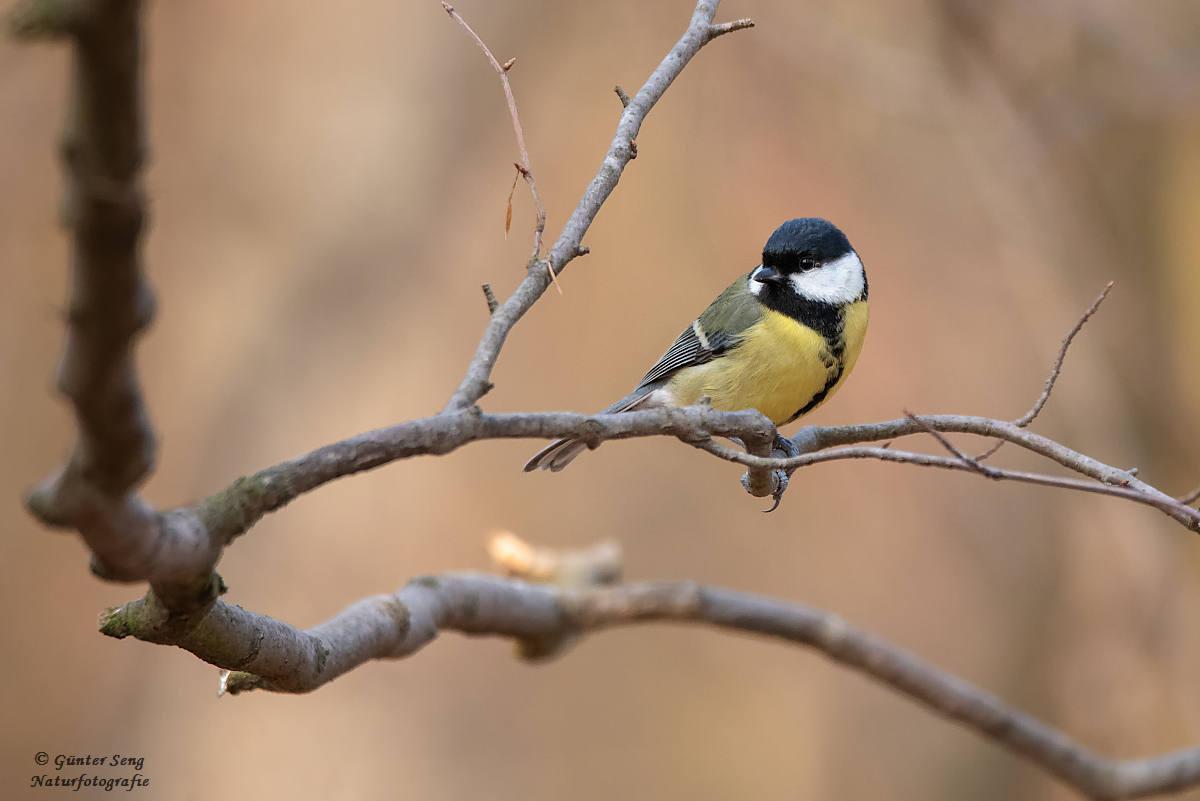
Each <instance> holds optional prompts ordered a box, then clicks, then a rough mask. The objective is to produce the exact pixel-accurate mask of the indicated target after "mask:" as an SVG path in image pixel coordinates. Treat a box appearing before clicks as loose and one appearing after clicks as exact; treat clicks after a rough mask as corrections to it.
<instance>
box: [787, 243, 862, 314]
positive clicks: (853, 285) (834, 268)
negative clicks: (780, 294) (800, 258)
mask: <svg viewBox="0 0 1200 801" xmlns="http://www.w3.org/2000/svg"><path fill="white" fill-rule="evenodd" d="M788 280H789V281H791V282H792V288H793V289H795V290H796V292H797V294H799V295H800V296H801V297H804V298H808V299H809V300H820V301H824V302H825V303H834V304H842V303H849V302H851V301H852V300H855V299H856V298H858V296H859V295H861V294H862V291H863V280H864V279H863V266H862V262H861V261H859V260H858V254H857V253H855V252H854V251H850V252H849V253H847V254H846V255H845V256H842V257H841V258H840V259H836V260H834V261H831V262H829V263H828V264H823V265H821V266H820V267H818V268H817V269H815V270H809V271H808V272H804V273H793V274H792V275H791V276H789V277H788Z"/></svg>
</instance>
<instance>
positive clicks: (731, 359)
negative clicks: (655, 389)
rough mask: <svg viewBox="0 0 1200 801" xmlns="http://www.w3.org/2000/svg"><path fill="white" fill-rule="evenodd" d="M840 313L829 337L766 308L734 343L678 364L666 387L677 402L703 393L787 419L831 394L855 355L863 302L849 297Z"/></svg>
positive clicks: (862, 331) (718, 404) (731, 406)
mask: <svg viewBox="0 0 1200 801" xmlns="http://www.w3.org/2000/svg"><path fill="white" fill-rule="evenodd" d="M843 314H844V316H843V326H842V333H841V336H840V337H839V338H838V339H837V340H835V341H834V342H828V341H826V339H825V338H824V337H823V336H821V334H819V333H818V332H817V331H815V330H813V329H812V328H809V327H808V326H805V325H802V324H801V323H799V322H797V321H796V320H794V319H792V318H791V317H788V316H787V315H784V314H780V313H779V312H776V311H772V310H769V309H764V310H763V312H762V318H761V319H760V320H759V321H758V322H757V323H755V324H754V325H752V326H750V328H748V329H746V331H745V332H744V333H743V334H742V336H741V338H740V342H739V344H738V345H737V346H736V347H734V348H733V349H732V350H730V351H729V352H728V353H727V354H725V355H724V356H721V357H719V358H717V359H714V360H713V361H711V362H707V363H706V364H701V365H696V366H695V367H688V368H684V369H683V370H680V371H679V372H678V373H676V374H675V375H674V376H673V377H672V378H671V381H670V383H669V385H668V389H669V391H670V392H671V394H672V395H673V396H674V399H675V401H676V403H678V404H679V405H680V406H690V405H691V404H693V403H695V402H696V401H697V400H699V398H700V397H701V396H702V395H707V396H708V397H709V398H711V399H712V406H713V408H714V409H720V410H724V411H733V410H737V409H758V410H759V411H760V412H762V413H763V414H764V415H766V416H767V417H768V418H770V419H771V421H772V422H774V423H775V424H776V425H784V424H785V423H789V422H791V421H792V420H794V419H796V417H798V416H800V414H807V413H808V412H810V411H812V410H813V409H815V408H817V407H818V406H820V405H821V404H822V403H824V402H825V401H827V400H829V398H831V397H833V395H834V393H835V392H837V391H838V389H839V388H841V385H842V384H843V383H844V382H845V380H846V377H847V376H848V375H850V371H851V370H853V369H854V364H855V363H856V362H857V361H858V354H859V353H860V352H861V350H862V344H863V338H864V337H865V336H866V332H867V302H866V301H858V302H855V303H852V304H850V305H848V306H847V307H846V308H845V311H844V312H843Z"/></svg>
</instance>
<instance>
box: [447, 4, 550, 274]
mask: <svg viewBox="0 0 1200 801" xmlns="http://www.w3.org/2000/svg"><path fill="white" fill-rule="evenodd" d="M442 8H444V9H446V13H447V14H449V15H450V16H451V17H453V18H454V19H455V20H457V21H458V23H459V24H460V25H462V26H463V28H464V29H465V30H466V31H467V33H469V34H471V38H472V39H474V40H475V44H477V45H479V49H480V50H482V51H483V54H484V55H485V56H487V60H488V61H489V62H491V64H492V67H493V68H495V70H496V74H498V75H499V76H500V83H501V84H503V85H504V97H505V99H506V100H507V101H508V111H509V114H511V115H512V123H513V130H514V131H516V133H517V146H518V147H519V148H520V149H521V164H517V163H515V162H514V163H513V166H514V167H516V168H517V174H518V175H520V176H521V177H522V178H524V179H525V183H527V184H528V185H529V194H531V195H533V204H534V206H536V207H537V223H536V224H535V225H534V228H533V255H532V256H530V257H529V258H530V259H532V260H537V259H539V258H540V257H541V254H542V234H543V233H544V232H545V230H546V210H545V209H544V208H542V199H541V198H540V197H538V191H537V183H536V182H535V181H534V180H533V170H532V168H530V166H529V151H528V150H527V149H526V148H525V134H524V132H523V131H522V130H521V118H520V117H519V116H518V115H517V101H516V99H515V98H514V97H513V93H512V84H511V83H509V80H508V71H509V70H510V69H512V66H513V64H515V63H516V62H517V60H516V59H515V58H510V59H509V60H508V61H506V62H504V63H503V64H501V63H500V62H499V61H497V60H496V57H495V56H493V55H492V51H491V50H488V47H487V45H485V44H484V43H483V40H482V39H480V38H479V34H477V33H475V31H473V30H472V29H471V26H470V25H468V24H467V21H466V20H465V19H463V18H462V16H461V15H459V13H458V12H457V11H455V10H454V6H452V5H450V4H449V3H446V2H443V3H442ZM513 186H514V187H515V186H516V182H515V180H514V182H513ZM511 222H512V192H509V193H508V211H507V213H506V215H505V220H504V237H505V238H506V239H507V238H508V227H509V224H510V223H511ZM546 270H547V271H548V272H549V273H550V280H551V281H552V282H553V283H554V288H555V289H557V290H558V294H560V295H561V294H562V286H560V285H559V283H558V276H556V275H555V274H554V267H553V266H552V265H551V264H550V259H549V258H547V259H546Z"/></svg>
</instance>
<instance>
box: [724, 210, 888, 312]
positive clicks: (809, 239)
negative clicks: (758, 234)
mask: <svg viewBox="0 0 1200 801" xmlns="http://www.w3.org/2000/svg"><path fill="white" fill-rule="evenodd" d="M747 277H748V279H749V289H750V292H751V293H752V294H753V295H754V296H755V297H756V298H758V300H759V302H760V303H762V304H763V305H765V306H767V307H768V308H770V309H774V310H775V311H778V312H782V313H784V314H787V315H789V316H791V317H794V318H796V319H803V320H808V319H816V318H817V317H822V318H824V317H828V318H829V320H836V319H839V318H838V311H837V310H838V309H839V308H840V307H842V306H844V305H846V304H848V303H853V302H855V301H859V300H866V299H867V274H866V272H865V271H864V270H863V265H862V261H861V260H859V258H858V254H857V253H855V252H854V248H852V247H850V240H848V239H846V235H845V234H843V233H842V232H841V231H839V230H838V229H837V227H836V226H835V225H834V224H833V223H831V222H827V221H826V220H822V219H818V218H816V217H805V218H803V219H799V220H788V221H787V222H785V223H784V224H783V225H781V226H779V227H778V228H776V229H775V233H773V234H771V238H770V239H768V240H767V245H766V247H764V248H763V257H762V264H760V265H759V266H758V267H755V268H754V269H753V270H751V271H750V275H749V276H747Z"/></svg>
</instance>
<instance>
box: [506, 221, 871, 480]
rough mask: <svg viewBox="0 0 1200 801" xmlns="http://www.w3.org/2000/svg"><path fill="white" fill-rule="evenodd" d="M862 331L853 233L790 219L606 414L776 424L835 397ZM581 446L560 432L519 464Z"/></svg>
mask: <svg viewBox="0 0 1200 801" xmlns="http://www.w3.org/2000/svg"><path fill="white" fill-rule="evenodd" d="M866 333H867V274H866V272H865V271H864V270H863V265H862V261H860V260H859V258H858V254H857V253H855V252H854V248H852V247H850V240H848V239H846V235H845V234H843V233H842V232H841V231H839V230H838V229H837V227H836V226H834V225H833V224H832V223H830V222H827V221H826V220H822V219H818V218H816V217H806V218H803V219H799V220H789V221H788V222H785V223H784V224H783V225H781V226H779V227H778V228H777V229H775V233H773V234H771V238H770V239H768V240H767V244H766V246H765V247H764V248H763V254H762V263H761V264H760V265H758V266H757V267H755V268H754V269H753V270H751V271H750V272H749V273H748V274H746V275H743V276H742V277H740V278H738V279H737V280H736V281H734V282H733V283H732V284H730V285H729V288H728V289H726V290H725V291H724V292H722V293H721V294H720V295H718V296H717V299H716V300H714V301H713V302H712V304H711V305H710V306H709V307H708V308H707V309H705V310H704V313H703V314H701V315H700V316H699V317H698V318H697V319H696V320H695V322H693V323H692V324H691V325H690V326H688V328H687V329H685V330H684V332H683V333H682V334H680V335H679V338H678V339H676V340H675V344H674V345H672V346H671V347H670V349H669V350H668V351H667V352H666V353H664V354H663V355H662V358H660V359H659V360H658V361H657V362H656V363H655V365H654V366H653V367H651V368H650V372H648V373H646V377H645V378H643V379H642V380H641V383H639V384H638V385H637V387H636V388H635V389H634V390H633V392H631V393H630V394H629V395H627V396H626V397H624V398H622V399H621V400H619V401H617V402H616V403H614V404H613V405H612V406H609V407H608V408H607V409H605V410H604V412H603V413H604V414H611V413H615V412H631V411H634V410H637V409H656V408H658V407H660V406H690V405H692V404H694V403H695V402H696V401H697V400H699V399H700V398H701V397H702V396H705V395H707V396H708V397H709V399H710V400H711V403H712V407H713V408H714V409H718V410H722V411H735V410H740V409H757V410H758V411H760V412H762V413H763V414H764V415H766V416H767V417H768V418H770V419H771V422H773V423H775V425H777V426H782V425H786V424H788V423H790V422H792V421H793V420H795V419H797V418H799V417H801V416H803V415H806V414H808V413H809V412H811V411H812V410H813V409H816V408H817V407H818V406H820V405H821V404H822V403H824V402H825V401H827V400H829V399H830V398H831V397H833V394H834V393H835V392H837V391H838V389H839V388H840V387H841V386H842V384H843V383H844V382H845V381H846V377H847V376H849V375H850V371H851V370H853V369H854V363H855V362H856V361H858V354H859V352H860V351H861V350H862V345H863V338H864V337H865V335H866ZM586 449H587V444H586V443H584V442H583V441H581V440H577V439H560V440H558V441H556V442H554V443H552V444H551V445H550V446H548V447H547V448H545V449H544V450H542V451H541V452H540V453H538V454H537V455H536V456H534V457H533V458H532V459H530V460H529V462H528V463H526V465H525V471H526V472H529V471H531V470H553V471H555V472H557V471H559V470H562V469H563V468H564V467H566V466H567V465H569V464H570V463H571V461H572V460H574V459H575V457H576V456H578V455H579V454H581V453H583V451H585V450H586Z"/></svg>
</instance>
